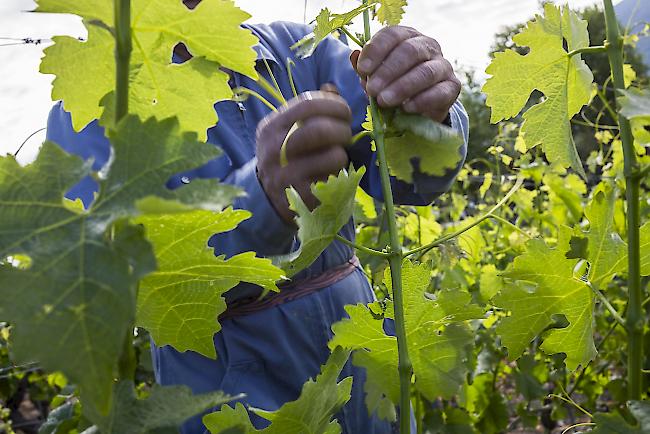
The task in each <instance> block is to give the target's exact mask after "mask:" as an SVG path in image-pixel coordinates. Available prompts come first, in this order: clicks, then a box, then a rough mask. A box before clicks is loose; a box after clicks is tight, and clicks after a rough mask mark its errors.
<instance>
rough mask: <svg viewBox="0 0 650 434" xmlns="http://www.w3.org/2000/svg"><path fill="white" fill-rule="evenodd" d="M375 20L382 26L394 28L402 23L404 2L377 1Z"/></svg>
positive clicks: (393, 0)
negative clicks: (377, 7)
mask: <svg viewBox="0 0 650 434" xmlns="http://www.w3.org/2000/svg"><path fill="white" fill-rule="evenodd" d="M377 3H379V9H378V10H377V18H378V19H379V21H380V22H381V23H382V24H384V25H389V26H396V25H397V24H399V23H400V21H402V16H403V15H404V8H405V7H406V0H378V2H377Z"/></svg>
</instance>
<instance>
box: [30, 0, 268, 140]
mask: <svg viewBox="0 0 650 434" xmlns="http://www.w3.org/2000/svg"><path fill="white" fill-rule="evenodd" d="M78 3H79V2H70V1H67V0H66V1H62V2H60V1H58V0H40V1H39V8H38V9H37V10H38V11H43V12H59V13H73V14H78V15H80V16H81V17H82V18H84V19H86V21H85V23H86V26H87V28H88V41H87V42H84V41H80V40H78V39H75V38H70V37H56V38H54V42H55V44H54V45H53V46H51V47H48V48H47V49H46V50H45V57H44V59H43V61H42V63H41V72H42V73H44V74H54V75H56V76H57V78H56V79H55V80H54V87H53V90H52V98H53V99H63V101H64V106H65V108H66V110H68V111H70V112H71V115H72V122H73V126H74V127H75V129H76V130H80V129H81V128H83V127H84V126H85V125H87V124H88V123H89V122H91V121H92V120H93V119H99V118H103V121H102V123H103V125H108V126H110V123H111V122H112V105H113V94H112V91H113V90H114V75H115V74H114V69H115V62H114V59H113V51H114V48H113V47H114V40H113V36H112V34H111V33H110V31H109V30H108V28H107V27H106V26H109V27H110V26H112V24H113V22H112V20H113V18H112V15H113V14H112V10H109V9H112V8H105V6H103V5H104V4H105V3H106V2H104V1H101V0H94V1H92V2H83V4H79V5H78ZM95 4H97V7H96V8H93V7H91V6H93V5H95ZM247 18H249V15H248V14H246V13H245V12H243V11H241V10H240V9H238V8H237V7H235V6H234V4H233V3H232V2H231V1H227V0H223V1H212V2H203V3H201V4H200V5H199V6H198V7H197V8H195V9H194V10H188V9H187V8H186V7H185V6H183V4H182V3H181V2H178V1H175V0H149V1H145V0H136V1H134V2H133V11H132V38H133V47H134V49H133V52H132V56H131V78H130V82H131V83H130V89H129V108H130V111H131V112H132V113H135V114H137V115H139V116H140V117H141V118H142V119H146V118H148V117H150V116H155V117H156V118H157V119H159V120H160V119H164V118H166V117H169V116H172V115H178V117H179V120H180V123H181V128H182V130H184V131H194V132H196V133H197V134H198V135H199V138H200V140H205V139H206V137H207V136H206V131H207V129H208V128H210V127H211V126H213V125H214V124H215V123H216V121H217V115H216V112H215V110H214V107H213V105H214V103H215V102H217V101H220V100H224V99H229V98H230V97H231V96H232V91H231V90H230V87H229V85H228V75H227V74H226V73H225V72H223V71H221V70H220V69H219V67H220V66H224V67H226V68H228V69H230V70H233V71H237V72H241V73H243V74H246V75H249V76H251V77H253V78H255V77H256V76H257V75H256V72H255V69H254V62H255V58H256V53H255V51H254V50H253V49H252V46H253V45H254V44H255V43H256V42H257V39H256V38H255V37H254V36H253V35H252V34H251V32H250V31H249V30H247V29H243V28H241V27H240V24H241V23H242V22H243V21H244V20H246V19H247ZM93 20H99V21H102V22H103V23H104V24H105V25H104V26H98V25H93V24H94V23H95V21H93ZM215 26H216V27H218V28H219V29H220V31H219V32H214V31H212V29H213V28H215ZM189 29H191V31H189ZM179 42H183V43H185V45H186V46H187V47H188V48H189V50H190V51H191V52H192V54H193V55H194V56H195V57H194V58H193V59H191V60H189V61H187V62H185V63H183V64H180V65H174V64H171V57H172V49H173V47H174V46H175V45H176V44H177V43H179ZM77 59H79V60H80V62H77ZM88 71H92V74H87V72H88ZM187 83H192V86H188V85H187ZM106 95H108V96H106ZM102 106H103V107H106V110H103V108H102ZM199 108H200V109H199Z"/></svg>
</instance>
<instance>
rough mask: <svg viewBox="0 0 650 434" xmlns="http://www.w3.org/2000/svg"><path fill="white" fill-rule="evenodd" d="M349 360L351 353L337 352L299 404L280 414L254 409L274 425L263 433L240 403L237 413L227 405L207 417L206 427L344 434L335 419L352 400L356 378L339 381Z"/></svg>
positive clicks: (270, 433) (248, 432) (246, 432)
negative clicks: (255, 426)
mask: <svg viewBox="0 0 650 434" xmlns="http://www.w3.org/2000/svg"><path fill="white" fill-rule="evenodd" d="M349 357H350V353H349V352H348V351H345V350H343V349H342V348H335V349H334V350H333V351H332V354H331V355H330V357H329V359H328V360H327V363H326V364H325V365H324V366H323V367H322V369H321V373H320V374H319V375H318V376H317V377H316V380H309V381H307V382H306V383H305V384H304V385H303V387H302V392H301V393H300V397H299V398H298V399H297V400H295V401H291V402H287V403H286V404H284V405H283V406H282V407H280V408H279V409H278V410H276V411H265V410H260V409H255V408H254V409H251V411H253V412H254V413H255V414H257V415H258V416H261V417H263V418H265V419H267V420H269V421H270V422H271V424H270V425H269V426H268V427H267V428H265V429H263V430H256V429H255V428H254V427H253V425H252V424H251V422H250V420H249V418H248V415H247V413H246V409H245V408H244V406H243V405H242V404H241V403H237V405H236V406H235V408H234V409H233V408H231V407H229V406H227V405H224V406H223V407H222V408H221V410H220V411H218V412H215V413H211V414H208V415H206V416H205V417H204V418H203V423H204V424H205V426H206V427H207V428H208V430H210V432H211V433H212V434H219V433H224V432H226V430H229V429H232V428H236V429H238V431H235V432H239V433H242V434H253V433H262V434H337V433H340V432H341V427H340V426H339V424H338V422H337V421H335V420H334V421H333V420H332V417H333V416H334V414H336V413H337V412H338V411H339V410H340V409H341V408H342V407H343V406H344V405H345V404H346V403H347V402H348V400H349V399H350V391H351V390H352V378H351V377H347V378H345V379H343V380H341V381H340V382H339V381H338V377H339V375H340V374H341V371H342V370H343V367H344V366H345V364H346V362H347V361H348V358H349Z"/></svg>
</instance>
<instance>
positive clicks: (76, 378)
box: [0, 116, 232, 413]
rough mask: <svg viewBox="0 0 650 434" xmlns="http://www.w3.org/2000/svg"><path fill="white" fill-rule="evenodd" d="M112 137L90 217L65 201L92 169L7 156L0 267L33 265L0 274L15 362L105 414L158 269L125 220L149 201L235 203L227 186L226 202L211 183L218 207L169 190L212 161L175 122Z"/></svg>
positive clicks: (76, 162)
mask: <svg viewBox="0 0 650 434" xmlns="http://www.w3.org/2000/svg"><path fill="white" fill-rule="evenodd" d="M112 138H113V149H114V156H115V159H114V161H113V163H112V164H111V166H110V170H109V172H108V175H107V176H106V178H105V179H103V180H100V192H99V195H98V196H97V198H96V200H95V202H94V203H93V204H92V205H91V207H90V209H89V210H88V211H80V210H77V209H75V208H74V207H70V206H69V205H67V204H66V202H65V201H64V200H63V196H64V194H65V192H67V191H68V190H69V189H70V188H71V187H72V186H73V185H75V184H76V183H77V182H79V181H80V180H81V179H82V178H83V177H84V176H86V175H87V174H88V173H89V172H90V165H89V163H83V162H82V161H81V160H80V159H79V158H77V157H73V156H70V155H68V154H67V153H65V152H64V151H62V150H61V149H59V148H58V147H57V146H56V145H54V144H53V143H49V142H48V143H45V144H44V145H43V148H42V150H41V152H40V154H39V156H38V158H37V159H36V161H35V162H34V163H32V164H30V165H28V166H26V167H21V166H20V165H19V164H18V163H17V162H16V161H15V159H14V158H13V157H11V156H9V157H5V158H2V159H0V203H2V211H3V212H2V217H3V218H2V219H0V262H1V261H4V260H5V259H6V258H7V257H10V256H13V255H23V256H26V257H28V258H29V261H27V262H28V266H26V267H21V268H16V267H12V266H8V265H5V266H3V267H1V268H0V300H2V304H0V317H1V318H2V319H3V320H4V321H9V322H11V323H12V324H13V325H14V327H15V329H14V332H13V334H12V350H13V353H14V356H15V358H16V360H18V361H33V360H38V361H39V362H40V363H41V365H42V366H43V367H44V368H45V369H48V370H51V371H61V372H63V373H64V374H65V375H66V377H68V378H69V379H70V381H71V382H74V383H76V384H78V385H79V386H80V389H81V393H82V395H83V396H84V397H86V398H88V399H87V400H86V403H87V406H90V405H96V406H97V407H98V409H99V411H100V412H104V413H105V412H106V411H108V406H109V404H110V402H111V390H112V389H111V387H112V383H113V378H114V370H115V368H116V364H117V359H118V357H119V355H120V354H121V351H122V345H123V341H124V339H125V336H126V335H127V333H131V332H132V331H131V330H129V324H131V323H132V321H133V317H134V315H135V284H136V281H137V280H138V279H139V278H140V277H141V276H143V275H144V274H146V273H147V272H150V271H152V269H151V268H152V267H153V264H155V259H154V258H153V255H152V252H151V250H150V248H149V247H147V243H146V241H145V240H144V239H143V237H142V231H137V230H135V229H133V228H132V229H130V230H128V231H127V229H128V226H126V228H125V227H124V226H125V224H124V223H123V221H124V219H125V218H129V217H131V216H133V215H136V214H137V213H138V212H139V211H138V210H137V207H136V203H137V201H138V200H140V199H143V198H145V197H148V196H150V195H160V196H161V197H163V198H167V199H169V200H181V201H182V202H184V203H185V204H186V205H188V206H189V205H191V204H192V203H191V202H192V200H193V199H200V201H199V203H198V205H199V206H200V205H203V204H205V203H208V204H209V205H210V206H211V207H216V206H219V205H220V206H222V207H223V206H224V205H225V203H224V202H223V201H224V200H225V199H226V198H230V197H232V195H231V194H230V193H232V187H227V188H226V193H224V192H223V191H222V190H223V189H222V188H221V187H220V186H219V184H218V183H214V182H212V187H211V191H212V192H213V195H214V200H208V198H207V196H206V195H205V194H206V193H205V191H203V192H202V194H198V193H197V190H194V193H196V194H192V195H189V196H188V197H184V196H183V190H184V188H182V189H178V190H175V191H169V190H167V189H166V188H165V183H166V182H167V180H168V179H169V178H170V177H171V176H172V175H174V174H176V173H179V172H182V171H184V170H188V169H190V168H193V167H196V165H200V164H203V163H205V162H207V161H209V160H210V159H212V158H214V157H215V156H216V155H218V150H217V149H216V148H215V147H214V146H212V145H209V144H201V143H198V142H196V135H193V134H190V133H187V134H185V135H182V136H181V135H180V132H179V126H178V123H177V122H176V121H175V120H174V119H169V120H167V121H165V122H162V123H158V122H156V121H155V120H153V119H150V120H149V121H147V122H146V123H144V124H143V123H141V122H140V121H139V120H138V119H137V118H136V117H133V116H128V117H126V118H125V119H124V120H123V121H122V122H121V123H120V124H119V125H118V127H117V129H116V130H115V132H114V134H113V136H112ZM133 155H144V156H146V158H144V159H139V158H133V157H132V156H133ZM196 188H198V187H196ZM204 190H205V189H204ZM188 191H193V190H191V189H189V190H188ZM118 222H122V223H120V224H119V225H117V224H115V223H118ZM118 228H119V229H120V230H117V229H118ZM113 229H115V230H113ZM109 232H115V235H114V239H113V240H111V237H110V236H108V234H109ZM135 255H138V256H137V257H136V256H135ZM143 255H144V257H143ZM97 264H101V267H100V266H98V265H97ZM52 342H56V343H57V345H52ZM71 354H74V357H70V355H71Z"/></svg>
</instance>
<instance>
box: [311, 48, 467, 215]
mask: <svg viewBox="0 0 650 434" xmlns="http://www.w3.org/2000/svg"><path fill="white" fill-rule="evenodd" d="M350 52H351V50H350V48H349V47H348V46H347V45H345V44H344V43H343V42H341V41H340V40H338V39H335V38H333V37H331V36H330V37H328V38H327V39H326V40H325V41H323V43H321V44H320V45H319V46H318V48H317V49H316V51H315V53H314V58H315V62H316V71H317V74H318V82H319V83H320V84H321V85H322V84H325V83H332V84H334V85H335V86H336V87H337V88H338V89H339V92H340V94H341V96H343V98H345V99H346V101H347V102H348V104H349V105H350V107H351V108H352V113H353V122H354V128H353V134H356V133H358V132H360V131H361V129H362V128H361V124H362V123H363V122H364V121H365V118H366V107H367V106H368V98H367V97H366V95H365V93H364V91H363V89H362V87H361V83H360V80H359V76H358V75H357V73H356V72H355V71H354V69H353V68H352V65H351V63H350V62H349V60H348V59H349V56H350ZM449 116H450V121H451V126H452V128H454V129H455V130H456V131H458V132H460V133H461V134H462V136H463V138H464V143H463V145H462V147H461V149H460V151H459V152H460V154H461V155H460V156H461V160H460V162H459V164H458V165H457V166H456V168H454V169H453V170H448V171H447V173H446V174H445V175H444V176H440V177H438V176H429V175H426V174H423V173H421V172H419V171H418V170H415V172H414V174H413V179H414V182H413V184H408V183H406V182H403V181H400V180H398V179H395V178H391V186H392V190H393V196H394V201H395V203H396V204H401V205H428V204H430V203H431V202H433V200H434V199H435V198H436V197H438V196H439V195H440V194H442V193H444V192H445V191H447V190H448V189H449V188H450V187H451V184H452V183H453V181H454V179H455V178H456V175H457V174H458V172H459V171H460V169H461V167H462V166H463V164H464V162H465V157H466V156H467V142H468V139H469V118H468V116H467V113H466V112H465V109H464V108H463V106H462V104H461V103H460V102H459V101H456V102H455V103H454V105H453V106H452V107H451V110H450V114H449ZM348 154H349V156H350V160H351V161H352V163H353V164H354V165H355V167H358V166H362V165H365V166H366V175H365V176H364V178H363V179H362V181H361V186H362V187H363V189H364V190H365V191H366V192H367V193H368V194H369V195H371V196H372V197H374V198H375V199H378V200H382V199H383V194H382V191H381V183H380V176H379V169H378V167H377V164H376V154H375V153H374V152H372V150H371V148H370V139H369V138H364V139H362V140H360V141H359V142H358V143H356V144H355V145H354V146H352V147H351V148H350V149H349V150H348Z"/></svg>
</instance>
